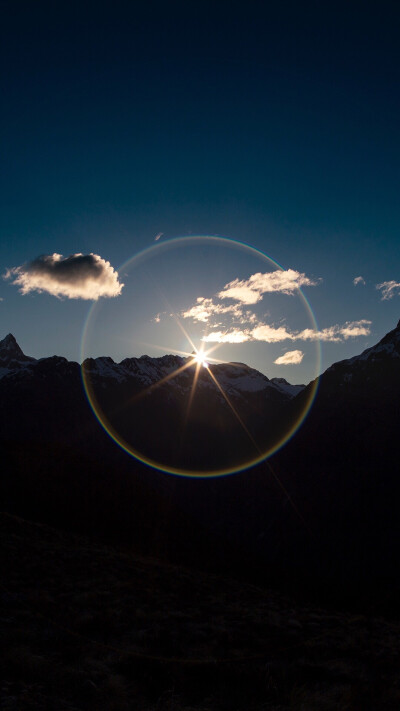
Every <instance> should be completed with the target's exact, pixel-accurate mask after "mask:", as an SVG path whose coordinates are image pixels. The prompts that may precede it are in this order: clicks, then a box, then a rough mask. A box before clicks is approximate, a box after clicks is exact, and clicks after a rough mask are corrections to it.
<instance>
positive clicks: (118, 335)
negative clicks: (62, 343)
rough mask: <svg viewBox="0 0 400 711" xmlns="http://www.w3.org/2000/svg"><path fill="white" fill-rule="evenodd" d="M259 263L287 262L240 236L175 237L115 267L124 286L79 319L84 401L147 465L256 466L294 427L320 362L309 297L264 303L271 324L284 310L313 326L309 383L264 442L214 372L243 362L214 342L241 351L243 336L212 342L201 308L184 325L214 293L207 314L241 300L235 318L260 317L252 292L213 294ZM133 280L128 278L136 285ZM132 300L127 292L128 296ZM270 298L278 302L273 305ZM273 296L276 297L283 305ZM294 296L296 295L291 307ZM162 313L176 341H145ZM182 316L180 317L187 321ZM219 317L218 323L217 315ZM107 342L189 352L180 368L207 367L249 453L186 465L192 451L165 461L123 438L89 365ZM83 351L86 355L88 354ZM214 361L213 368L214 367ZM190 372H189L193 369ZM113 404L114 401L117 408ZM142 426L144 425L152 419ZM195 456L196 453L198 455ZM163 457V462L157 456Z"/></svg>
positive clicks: (269, 266)
mask: <svg viewBox="0 0 400 711" xmlns="http://www.w3.org/2000/svg"><path fill="white" fill-rule="evenodd" d="M201 264H203V267H202V269H201V268H200V266H201ZM239 267H240V268H239ZM263 269H264V271H266V272H270V271H274V272H277V271H285V269H284V267H282V266H281V265H280V264H279V263H278V262H276V261H274V260H273V259H271V257H269V256H268V255H266V254H264V253H263V252H261V251H260V250H257V249H255V248H254V247H251V246H250V245H248V244H246V243H244V242H239V241H235V240H231V239H228V238H225V237H216V236H207V235H205V236H203V235H199V236H190V237H177V238H174V239H170V240H166V241H164V242H158V243H157V244H155V245H152V246H151V247H149V248H147V249H145V250H143V251H142V252H140V253H138V254H137V255H135V256H133V257H132V258H130V259H129V260H128V261H126V262H125V263H124V264H123V265H122V266H121V267H120V268H119V270H118V271H119V274H120V276H121V279H122V280H124V281H126V282H127V285H126V286H125V287H124V289H123V291H122V297H119V298H118V299H109V300H104V299H103V300H99V301H95V302H94V303H93V305H92V306H91V308H90V310H89V313H88V316H87V319H86V322H85V325H84V329H83V335H82V343H81V362H82V368H81V372H82V379H83V384H84V388H85V392H86V395H87V398H88V401H89V404H90V406H91V408H92V410H93V412H94V414H95V416H96V418H97V419H98V421H99V423H100V424H101V426H102V427H103V428H104V429H105V431H106V432H107V434H108V435H109V436H110V437H111V438H112V439H113V440H114V441H115V442H116V443H117V444H118V445H119V446H120V447H121V448H122V449H123V450H125V451H126V452H127V453H128V454H130V455H131V456H132V457H134V458H136V459H137V460H139V461H141V462H142V463H144V464H146V465H148V466H150V467H153V468H155V469H158V470H160V471H163V472H166V473H169V474H174V475H178V476H186V477H197V478H203V477H219V476H227V475H229V474H233V473H236V472H239V471H243V470H244V469H248V468H250V467H253V466H255V465H257V464H259V463H260V462H262V461H263V460H265V459H267V458H269V457H270V456H271V455H272V454H274V453H275V452H277V451H278V450H279V449H281V447H283V446H284V445H285V444H286V443H287V442H288V441H289V440H290V439H291V438H292V437H293V435H294V434H295V432H296V431H297V430H298V428H299V427H300V425H301V424H302V422H303V421H304V419H305V417H306V416H307V414H308V412H309V410H310V408H311V406H312V403H313V401H314V398H315V395H316V392H317V388H318V378H319V371H320V362H321V347H320V341H319V339H318V327H317V323H316V319H315V316H314V314H313V311H312V309H311V306H310V304H309V302H308V300H307V298H306V297H305V295H304V294H303V292H302V290H301V289H300V288H297V287H296V288H295V289H294V290H293V291H291V292H290V296H288V295H287V294H288V292H286V293H285V292H282V291H281V292H280V293H278V294H276V293H275V294H267V296H268V297H271V299H270V301H271V304H269V306H271V307H273V308H270V309H269V310H268V311H269V312H270V311H272V312H273V313H272V317H273V321H274V323H276V321H278V324H282V323H283V322H285V323H286V319H287V318H288V317H289V316H290V317H291V318H296V317H297V320H298V322H300V323H301V326H302V328H308V329H311V331H312V332H313V338H311V339H309V342H308V343H307V346H308V350H309V360H311V361H312V363H311V373H312V377H311V382H310V385H309V387H308V388H307V389H306V390H305V391H303V395H302V397H301V398H296V400H300V401H301V402H300V404H299V405H298V407H297V408H294V410H293V411H292V413H291V416H290V417H289V418H288V421H287V424H285V426H284V427H283V429H282V428H279V427H278V428H277V431H276V435H275V436H274V437H272V440H271V438H268V437H267V438H266V440H265V441H264V440H263V439H262V438H261V441H260V433H259V432H257V435H256V436H253V431H252V430H253V426H252V425H249V423H248V422H247V421H245V420H244V418H243V417H241V414H240V413H239V412H238V410H237V406H235V405H232V403H231V402H230V399H229V397H228V396H227V394H226V393H225V392H224V390H223V388H221V386H220V384H219V382H218V381H217V379H216V378H215V377H213V375H212V367H213V365H212V364H213V363H214V364H216V365H217V364H221V363H226V364H228V363H229V365H234V366H243V363H240V362H239V363H238V362H236V361H235V362H234V363H232V361H230V360H227V361H225V360H223V359H222V360H221V359H217V358H215V355H214V351H216V350H217V348H221V350H222V349H223V348H225V350H226V349H228V350H230V351H232V352H233V351H234V350H235V352H236V353H238V352H240V347H243V342H241V341H240V338H242V336H240V335H239V336H238V340H237V341H236V343H235V342H234V341H233V343H228V342H225V344H224V346H222V345H221V344H220V343H218V344H217V347H215V343H214V344H213V342H212V338H213V337H215V333H217V334H218V331H217V332H215V327H214V331H211V333H210V328H212V326H211V325H210V323H209V321H211V319H208V320H207V319H206V316H205V315H204V314H203V319H204V320H203V321H202V320H201V314H200V318H199V313H198V312H197V318H195V319H194V322H195V326H196V329H195V330H196V332H197V333H196V336H193V338H192V337H191V333H189V327H188V326H187V325H186V319H187V320H188V321H189V322H190V316H188V313H189V312H190V310H191V309H190V307H191V308H192V309H193V307H194V306H196V304H197V305H198V304H199V303H201V302H204V300H205V299H211V300H212V303H213V304H214V301H213V299H215V298H217V300H218V299H219V306H221V307H222V310H221V309H220V311H219V312H218V309H216V310H215V313H214V312H213V314H212V315H213V316H215V315H216V314H218V313H219V314H220V315H221V314H222V315H225V314H227V315H228V316H229V313H231V312H232V311H233V309H231V311H228V310H227V311H225V312H224V311H223V308H224V306H229V305H230V306H231V307H233V306H234V305H235V303H236V306H237V307H238V308H237V311H236V315H239V320H240V318H242V320H243V319H246V318H248V319H249V323H251V319H253V318H254V319H256V318H257V317H256V315H255V313H254V309H255V308H256V307H259V305H260V304H259V303H258V302H257V303H254V302H253V303H251V299H250V300H249V299H248V300H247V301H248V302H249V303H247V304H243V302H240V301H239V302H238V300H237V299H236V300H235V299H234V298H233V299H227V300H226V301H225V299H223V301H221V297H220V296H218V294H221V291H223V290H224V288H225V289H226V286H227V285H228V284H231V283H232V282H233V281H235V280H237V281H240V280H241V281H242V282H243V281H245V280H246V278H247V279H248V278H249V277H250V276H251V275H252V274H253V273H254V271H253V270H256V272H257V273H260V272H262V270H263ZM238 273H239V277H238ZM218 284H219V287H218ZM131 285H133V288H132V286H131ZM218 288H219V292H218ZM196 290H197V291H196ZM188 292H190V293H188ZM196 294H197V296H196ZM274 297H275V298H274ZM277 297H278V298H277ZM282 297H284V298H282ZM130 299H132V301H131V303H130ZM285 299H286V305H289V306H290V308H289V309H287V308H286V309H283V311H281V312H279V308H280V309H282V303H283V302H284V301H285ZM263 300H264V304H263V306H264V308H265V306H266V303H265V302H266V299H265V297H264V299H263V296H261V298H260V299H259V301H263ZM232 301H233V304H232ZM121 302H123V303H121ZM155 302H158V304H159V308H157V309H155V308H154V304H155ZM272 302H275V303H273V304H272ZM277 302H280V306H279V303H277ZM294 302H296V304H295V306H294ZM207 303H208V301H207ZM139 304H140V305H141V307H142V312H143V313H142V312H140V313H139V314H138V305H139ZM299 304H300V308H299ZM129 309H130V310H131V312H132V313H133V311H132V309H133V310H134V315H135V317H134V318H133V320H132V326H134V325H135V326H137V325H138V324H139V328H140V324H145V326H144V328H142V331H141V333H140V337H137V335H135V334H133V335H132V337H128V336H127V330H128V329H127V324H128V323H129ZM198 311H199V310H198ZM192 313H195V312H192ZM127 314H128V315H127ZM151 314H152V315H151ZM240 315H241V316H240ZM163 318H165V319H166V320H167V321H168V320H170V321H171V319H172V321H171V323H173V325H174V326H175V332H176V335H177V336H178V338H177V345H176V346H174V345H173V344H171V343H168V344H164V342H163V343H162V344H161V343H160V345H157V344H156V343H151V344H150V343H149V341H148V340H146V338H148V337H149V333H150V332H151V331H154V328H150V327H149V323H152V325H153V326H154V325H156V327H158V324H159V322H160V321H161V320H162V319H163ZM182 321H185V324H184V325H183V323H182ZM254 322H256V323H259V322H257V321H253V324H254ZM216 323H219V322H218V321H217V320H216ZM191 325H193V324H191ZM218 328H219V326H218ZM281 328H282V327H281ZM278 329H279V325H278ZM201 330H202V332H203V337H202V338H203V340H202V341H201V340H198V339H199V336H198V333H199V332H201ZM236 332H239V334H240V329H238V328H236ZM247 332H248V331H247ZM220 333H223V332H220ZM242 333H246V330H244V331H243V330H242ZM212 334H214V336H212ZM234 338H235V337H233V339H234ZM185 340H186V341H187V343H186V348H185V346H184V345H183V343H182V342H183V341H185ZM195 340H196V341H197V342H198V346H196V345H195V344H194V341H195ZM209 343H211V346H212V348H210V349H209V348H207V346H208V344H209ZM251 343H252V346H253V350H254V346H256V347H257V346H258V347H259V346H260V343H256V344H254V341H252V342H251ZM111 344H112V345H113V348H114V351H115V352H116V353H117V355H122V356H125V357H126V356H127V355H129V357H133V353H132V355H131V352H132V350H135V351H136V352H135V356H137V355H138V347H139V345H141V346H142V347H146V346H147V350H149V349H150V350H152V352H155V357H157V356H159V354H160V352H163V353H164V354H165V353H167V352H168V351H169V352H171V350H172V351H175V353H178V354H179V353H180V354H181V355H182V356H184V358H185V359H186V364H184V366H182V368H183V369H184V370H186V371H189V373H191V374H192V375H193V380H195V377H194V374H196V380H197V377H198V370H199V367H201V371H202V372H203V371H204V372H205V373H206V372H207V373H208V374H209V375H210V377H211V378H212V379H213V380H214V385H216V386H218V388H219V390H220V392H219V393H218V395H219V397H220V399H221V398H222V399H223V398H225V400H226V402H227V403H228V405H230V407H231V410H232V412H231V413H230V414H231V415H232V413H233V414H234V416H235V417H236V420H237V422H236V425H237V426H239V425H240V427H241V428H242V429H243V433H244V436H245V438H246V439H247V444H248V445H249V446H248V448H247V450H246V455H245V456H244V457H243V456H240V457H239V456H238V457H237V459H236V461H235V457H234V456H233V458H232V457H229V456H227V461H226V462H223V461H219V462H218V464H217V465H216V466H215V465H214V464H213V463H212V464H211V465H210V466H207V464H206V465H204V464H202V465H200V466H199V465H197V463H196V464H195V465H193V464H192V465H191V464H190V456H189V460H188V458H187V457H186V460H185V461H184V462H183V464H182V466H181V465H180V462H178V463H176V462H175V461H173V459H170V460H168V457H160V456H153V452H152V448H151V447H150V448H149V447H148V446H147V447H145V446H143V447H142V446H141V442H140V441H139V442H136V441H135V437H134V436H133V437H132V436H129V437H127V436H126V434H125V433H124V432H122V431H121V428H120V427H119V426H118V424H117V425H116V421H115V418H114V417H113V407H112V406H111V405H110V403H108V404H106V402H105V400H104V397H103V394H102V393H101V392H100V391H99V388H98V387H97V386H96V382H95V378H94V377H93V371H92V369H91V367H89V366H88V363H89V362H91V361H90V359H91V358H93V357H97V356H98V355H100V354H101V355H103V354H104V353H107V355H108V354H109V350H110V345H111ZM124 346H125V350H124ZM179 346H181V347H179ZM268 346H269V347H271V348H272V347H273V346H275V348H276V347H277V344H276V343H275V342H274V340H272V341H271V342H269V343H268ZM247 347H248V346H247ZM264 347H265V343H264ZM158 349H159V350H158ZM126 350H128V351H129V353H127V352H126ZM259 350H260V349H259ZM113 354H114V353H113ZM253 355H255V354H253ZM177 357H178V356H177ZM88 358H89V361H88V360H86V359H88ZM141 358H142V359H145V358H146V357H145V356H141ZM242 358H243V355H242V356H241V359H242ZM181 359H182V358H181ZM243 360H246V358H243ZM85 361H86V363H85ZM101 361H102V363H103V366H104V369H106V368H107V365H109V359H108V358H105V359H104V358H102V359H101ZM111 363H112V364H113V365H114V363H113V361H111ZM216 365H215V366H214V367H216ZM196 366H197V367H196ZM180 370H181V368H179V369H178V368H176V371H180ZM192 371H194V374H193V373H192ZM186 374H187V372H186ZM173 377H174V376H172V377H171V379H173ZM268 377H270V376H268ZM169 379H170V377H169V376H168V377H167V378H165V380H169ZM195 385H196V383H195ZM154 387H157V383H155V384H153V385H150V386H149V387H145V388H144V389H143V392H144V394H145V396H147V395H150V393H152V392H153V388H154ZM214 389H215V388H214ZM191 393H192V396H191V398H193V383H192V386H191ZM137 395H138V402H139V401H140V400H141V393H137V394H136V395H135V397H134V398H133V399H135V398H136V397H137ZM249 396H250V394H249ZM147 399H148V398H147ZM142 402H143V400H142ZM190 404H191V405H192V406H193V404H194V403H193V401H192V399H190ZM114 405H115V403H114ZM124 407H126V405H124ZM114 409H116V408H115V407H114ZM139 412H140V411H139ZM186 414H188V413H186ZM136 416H137V413H136ZM233 419H235V418H233ZM181 425H182V423H181V422H178V421H177V422H176V428H177V434H178V429H179V428H180V427H181ZM147 426H149V422H148V423H147ZM243 433H242V434H243ZM180 435H182V432H180ZM199 439H200V441H199V444H198V446H199V448H201V447H202V446H203V445H204V444H205V443H207V438H206V439H205V441H204V442H202V441H201V436H200V437H199ZM227 441H229V442H232V439H229V437H228V440H227ZM206 449H207V447H206ZM199 451H200V449H199ZM193 456H194V457H195V454H194V455H193ZM162 458H163V459H164V461H162Z"/></svg>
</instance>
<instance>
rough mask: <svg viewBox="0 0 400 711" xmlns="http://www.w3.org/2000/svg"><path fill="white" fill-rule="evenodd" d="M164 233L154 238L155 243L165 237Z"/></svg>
mask: <svg viewBox="0 0 400 711" xmlns="http://www.w3.org/2000/svg"><path fill="white" fill-rule="evenodd" d="M163 234H164V232H159V233H158V234H157V235H156V236H155V237H154V242H158V240H159V239H161V237H162V236H163Z"/></svg>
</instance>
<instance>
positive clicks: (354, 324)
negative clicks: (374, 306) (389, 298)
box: [341, 318, 372, 340]
mask: <svg viewBox="0 0 400 711" xmlns="http://www.w3.org/2000/svg"><path fill="white" fill-rule="evenodd" d="M371 323H372V321H367V320H366V319H365V318H364V319H361V321H348V322H347V323H346V324H345V325H344V326H342V328H341V334H342V336H343V338H344V339H345V340H347V339H348V338H357V336H369V334H370V333H371V329H370V326H371Z"/></svg>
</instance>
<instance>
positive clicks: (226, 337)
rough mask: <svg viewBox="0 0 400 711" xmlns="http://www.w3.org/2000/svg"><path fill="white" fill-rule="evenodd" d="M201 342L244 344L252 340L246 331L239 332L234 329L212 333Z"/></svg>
mask: <svg viewBox="0 0 400 711" xmlns="http://www.w3.org/2000/svg"><path fill="white" fill-rule="evenodd" d="M201 340H202V341H204V342H205V343H245V341H250V340H252V339H251V334H250V333H249V332H248V331H240V330H239V329H237V328H234V329H233V330H232V331H228V332H223V331H214V332H213V333H208V334H207V335H206V336H203V338H202V339H201Z"/></svg>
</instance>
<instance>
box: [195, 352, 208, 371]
mask: <svg viewBox="0 0 400 711" xmlns="http://www.w3.org/2000/svg"><path fill="white" fill-rule="evenodd" d="M194 360H195V362H196V363H198V365H202V366H203V368H208V363H207V361H206V355H205V353H203V351H197V353H196V354H195V355H194Z"/></svg>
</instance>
